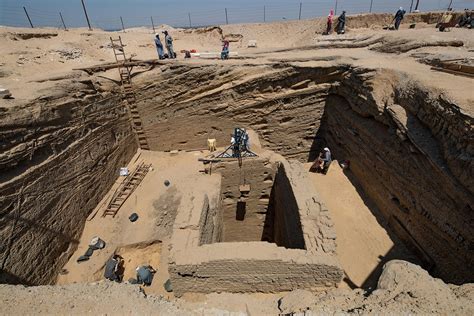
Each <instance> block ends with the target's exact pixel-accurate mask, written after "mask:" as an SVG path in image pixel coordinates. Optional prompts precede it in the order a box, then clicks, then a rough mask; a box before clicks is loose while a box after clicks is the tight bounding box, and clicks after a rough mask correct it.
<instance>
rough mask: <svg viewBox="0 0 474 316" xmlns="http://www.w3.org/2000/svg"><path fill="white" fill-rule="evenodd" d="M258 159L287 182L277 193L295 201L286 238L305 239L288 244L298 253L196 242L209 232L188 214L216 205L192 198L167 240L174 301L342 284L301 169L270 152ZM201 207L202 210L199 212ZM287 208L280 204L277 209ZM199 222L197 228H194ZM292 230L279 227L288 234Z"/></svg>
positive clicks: (264, 245) (329, 231)
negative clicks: (292, 223) (196, 296)
mask: <svg viewBox="0 0 474 316" xmlns="http://www.w3.org/2000/svg"><path fill="white" fill-rule="evenodd" d="M262 156H263V157H266V158H268V159H269V160H270V161H272V162H273V163H275V164H278V165H279V171H278V173H280V176H279V177H278V178H279V179H280V180H281V181H283V179H285V178H286V181H284V183H283V184H282V186H280V189H278V191H281V190H282V189H288V190H289V191H288V192H281V193H282V194H287V196H288V195H293V200H294V201H293V200H292V199H290V201H292V203H294V205H293V206H294V207H293V208H292V209H291V211H293V212H295V214H293V217H295V218H297V219H298V221H299V223H300V225H299V227H297V228H296V231H294V232H290V233H292V234H293V235H295V236H298V235H299V237H300V239H304V240H298V241H297V242H295V241H294V240H296V239H298V238H297V237H293V239H291V238H290V240H289V241H290V242H289V244H291V245H292V246H294V245H298V246H301V247H300V248H301V249H287V248H284V247H279V246H278V245H277V244H274V243H269V242H261V241H251V242H220V243H219V242H218V243H212V244H204V245H203V244H202V242H200V240H199V239H198V238H196V237H197V235H198V231H197V230H199V231H200V235H201V237H202V235H203V234H208V232H209V231H210V230H209V228H208V226H207V225H205V221H203V220H202V218H203V217H204V216H203V215H202V214H201V216H198V215H199V214H196V212H193V211H192V210H193V209H202V211H204V212H206V210H209V209H212V205H215V202H213V203H209V200H211V201H212V200H215V196H214V197H212V196H211V197H209V198H208V197H207V196H205V197H204V198H201V197H196V199H194V200H193V201H192V202H193V204H194V206H187V207H185V208H184V207H183V208H180V212H179V218H178V221H177V222H176V223H175V227H174V231H173V236H172V239H171V245H172V246H171V251H170V257H169V266H168V270H169V273H170V278H171V282H172V284H173V292H174V293H175V294H176V295H177V296H181V295H183V294H184V293H186V292H199V293H212V292H219V291H225V292H276V291H289V290H293V289H297V288H307V289H310V288H317V287H334V286H335V285H336V284H338V283H339V281H340V280H341V278H342V274H343V273H342V270H341V268H340V267H339V263H338V261H337V258H336V256H335V247H334V246H335V243H334V241H335V238H336V235H335V232H334V227H333V225H332V222H331V220H330V217H329V214H328V213H329V212H328V211H327V209H326V208H325V207H324V205H323V204H322V203H321V201H320V199H319V197H318V196H317V195H316V194H315V192H314V189H313V188H312V186H311V183H310V182H309V179H308V177H307V174H306V172H305V171H304V169H303V165H302V164H301V163H299V162H297V161H295V162H287V161H286V160H284V158H283V157H281V156H278V155H269V153H268V152H266V153H262ZM285 186H287V187H285ZM217 193H219V192H217ZM219 195H220V194H219ZM286 200H287V197H286V198H285V196H282V197H281V198H280V199H278V200H276V202H281V201H286ZM201 203H202V205H204V206H203V207H202V208H198V205H201ZM289 204H290V203H284V205H282V206H281V207H284V206H285V205H289ZM209 205H210V206H209ZM277 208H279V207H277ZM199 218H200V219H199ZM197 221H198V223H199V225H196V224H197ZM284 224H285V223H281V225H284ZM294 228H295V227H292V226H289V227H281V226H280V227H278V229H281V230H284V231H288V232H289V231H291V230H292V229H294ZM298 229H299V231H300V232H298ZM281 236H282V235H281ZM281 243H282V244H285V243H286V241H282V242H281ZM297 243H299V244H297Z"/></svg>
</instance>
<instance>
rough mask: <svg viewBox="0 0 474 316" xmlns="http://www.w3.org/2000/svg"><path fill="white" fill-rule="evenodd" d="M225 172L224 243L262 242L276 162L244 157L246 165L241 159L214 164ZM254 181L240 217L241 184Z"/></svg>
mask: <svg viewBox="0 0 474 316" xmlns="http://www.w3.org/2000/svg"><path fill="white" fill-rule="evenodd" d="M213 172H218V173H220V174H221V175H222V195H221V196H222V216H223V236H222V237H223V238H222V241H223V242H231V241H260V240H262V236H263V235H264V233H265V227H264V223H265V216H266V214H267V208H268V203H269V201H270V194H271V190H272V186H273V180H274V177H275V172H276V165H275V164H274V163H272V162H270V161H269V159H268V158H265V157H255V158H246V159H243V164H242V168H240V167H239V164H238V162H237V161H226V162H222V163H219V164H217V165H216V166H215V167H213ZM244 182H245V183H247V184H250V192H249V194H248V195H246V197H245V214H244V216H243V218H240V216H241V214H239V219H237V218H236V217H237V201H238V199H239V197H240V191H239V185H241V184H243V183H244Z"/></svg>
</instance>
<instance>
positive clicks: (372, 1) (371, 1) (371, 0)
mask: <svg viewBox="0 0 474 316" xmlns="http://www.w3.org/2000/svg"><path fill="white" fill-rule="evenodd" d="M373 3H374V0H370V9H369V12H370V13H372V4H373Z"/></svg>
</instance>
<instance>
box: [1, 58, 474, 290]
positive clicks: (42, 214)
mask: <svg viewBox="0 0 474 316" xmlns="http://www.w3.org/2000/svg"><path fill="white" fill-rule="evenodd" d="M136 86H137V91H138V93H137V97H138V100H139V101H138V103H137V109H138V111H139V113H140V116H141V119H142V122H143V128H144V132H145V135H146V138H147V141H148V143H149V145H150V148H151V150H152V151H159V152H169V151H171V150H183V151H185V150H188V151H189V150H202V149H204V147H205V144H206V139H208V138H215V139H216V140H217V144H218V146H225V145H226V144H227V143H228V142H229V139H230V133H231V131H232V129H233V128H234V127H236V126H242V127H246V128H250V129H253V130H254V131H255V132H256V133H258V135H259V139H260V142H261V144H262V147H264V148H266V149H269V150H272V151H274V152H276V153H278V154H280V155H282V156H284V157H285V158H286V159H296V160H299V161H300V162H303V163H307V162H311V161H313V160H314V159H315V157H316V156H317V155H318V153H319V152H320V150H321V149H322V148H323V147H325V146H328V147H330V149H331V150H332V153H333V156H334V158H336V159H337V160H339V161H343V160H349V161H350V169H349V170H345V171H344V176H345V177H346V178H347V179H348V182H350V183H351V184H352V185H354V187H356V188H357V190H358V192H359V193H360V195H361V196H363V197H364V199H365V200H364V202H366V204H367V205H368V204H370V205H373V207H370V208H369V209H370V211H371V212H373V216H374V217H375V218H377V223H378V224H379V225H380V226H382V227H383V228H384V229H386V231H387V232H388V233H387V234H388V235H390V236H391V237H393V238H394V239H396V240H397V245H398V241H400V245H403V247H404V249H406V250H407V251H406V252H403V253H404V254H407V253H408V254H409V255H407V256H405V257H403V258H402V259H409V260H412V261H415V262H417V263H420V264H421V265H422V266H423V267H424V268H426V269H428V270H429V271H430V273H432V274H433V275H434V276H437V277H441V278H442V279H443V280H445V281H447V282H454V283H463V282H467V281H473V279H472V268H473V267H472V263H473V256H472V242H473V241H472V236H474V234H473V231H472V229H473V228H472V227H473V225H472V222H473V212H472V207H473V205H474V199H473V190H474V189H473V188H474V184H473V179H474V174H473V165H472V154H473V153H472V146H471V145H472V144H471V143H472V142H470V141H469V137H470V135H471V136H472V123H473V122H472V118H471V117H469V116H467V115H465V114H463V113H461V112H460V111H458V110H456V109H457V106H456V104H454V103H452V102H451V101H449V100H447V99H444V98H443V97H442V96H439V95H436V94H435V93H434V92H432V91H429V90H426V88H424V87H422V86H419V85H417V84H416V83H415V82H411V81H410V82H407V81H404V80H401V79H400V77H399V75H398V74H396V73H392V72H387V71H374V70H369V69H353V68H351V67H350V66H348V65H336V66H331V65H329V66H324V67H301V66H292V65H286V64H272V65H257V66H255V65H252V66H250V65H249V66H239V67H232V66H182V65H175V66H172V67H163V68H162V69H160V70H159V71H154V72H150V73H148V74H147V75H146V76H145V77H143V78H142V79H138V80H137V83H136ZM79 88H80V87H79ZM39 103H42V104H41V105H42V106H43V110H42V111H41V113H40V114H39V118H37V119H36V121H35V123H32V122H31V118H30V117H29V116H28V115H29V114H27V113H26V112H25V113H23V112H19V113H17V114H15V115H13V114H11V113H8V114H7V115H13V116H11V117H12V118H13V119H11V120H8V121H6V123H2V126H1V129H0V132H1V136H2V140H3V141H2V144H1V151H2V153H1V156H0V170H1V174H2V175H1V179H0V181H1V182H0V190H1V198H0V209H1V210H2V211H1V212H2V217H1V219H0V221H1V222H0V224H1V226H0V227H1V230H0V235H1V237H2V240H5V241H7V242H5V243H3V244H2V246H1V247H2V249H1V250H2V251H1V258H0V259H1V261H0V263H1V265H2V266H1V269H2V273H1V281H2V282H8V283H22V284H47V283H51V282H54V280H55V279H56V276H57V274H58V272H59V271H60V270H61V269H62V267H63V266H64V264H65V263H66V262H67V261H68V259H69V258H70V256H71V255H72V253H73V252H74V250H75V249H76V248H77V245H78V242H79V237H80V236H81V232H82V230H83V228H84V223H85V221H86V218H87V217H88V216H89V215H90V213H91V212H92V210H93V209H94V208H95V207H96V206H97V204H99V202H100V200H101V199H102V198H103V197H104V195H105V194H106V192H107V191H108V190H109V189H110V187H111V186H112V184H113V183H114V181H115V180H116V179H117V175H118V172H117V171H118V169H119V168H120V167H121V166H124V165H127V163H128V162H130V161H131V159H132V157H133V155H134V154H135V153H136V151H137V145H136V142H135V138H134V135H133V132H132V130H131V127H130V125H129V123H128V119H127V115H126V113H125V112H124V111H123V107H122V105H121V103H120V102H119V98H118V96H114V95H111V96H109V97H107V98H104V97H102V96H100V95H96V96H92V97H90V98H88V100H87V101H86V100H82V99H74V100H71V99H68V98H63V99H55V100H49V101H44V100H42V101H40V100H39V101H38V103H36V104H30V105H29V106H31V107H33V106H37V105H40V104H39ZM2 115H4V114H2ZM3 117H7V116H3ZM31 127H33V128H31ZM466 131H467V132H466ZM466 157H467V158H466ZM334 164H335V165H334V166H332V167H331V168H337V167H338V166H337V162H334ZM244 166H245V168H246V169H245V170H246V171H245V172H248V173H247V175H246V176H247V178H248V179H249V181H252V183H251V185H252V191H251V194H252V196H251V197H250V199H248V200H247V201H246V205H245V212H244V213H243V214H242V204H240V205H239V204H238V198H239V193H238V192H235V190H236V188H237V187H238V186H237V184H238V182H241V179H242V175H241V170H239V168H237V167H236V166H235V165H234V166H232V165H231V164H227V165H226V167H217V170H216V172H218V173H220V174H222V179H223V180H222V185H221V190H222V192H221V194H222V210H223V219H222V220H223V226H222V228H223V230H222V235H221V238H220V240H219V241H220V242H222V243H226V242H235V241H239V242H244V241H268V242H271V243H276V244H277V245H279V246H282V247H286V248H297V249H304V248H305V245H304V243H301V242H298V241H295V242H294V243H291V244H290V243H289V242H288V238H287V237H284V238H283V237H281V238H280V239H279V237H278V236H281V234H280V235H279V234H278V231H279V230H281V228H282V227H286V226H284V225H283V226H281V225H280V226H279V225H278V223H277V222H278V216H277V215H278V211H277V210H276V208H275V207H274V206H275V201H277V200H278V199H280V198H281V197H282V196H286V198H288V196H289V197H290V198H291V194H288V191H283V192H281V193H275V190H277V189H278V186H276V185H275V184H278V183H279V184H280V185H282V183H283V180H280V181H277V180H276V179H278V177H279V176H278V172H277V169H278V168H277V167H276V166H272V165H268V164H267V165H265V163H263V162H259V161H258V160H254V161H249V162H247V161H245V162H244ZM219 168H220V169H219ZM335 170H336V169H335ZM324 179H325V178H324V176H321V177H318V178H317V179H316V180H315V181H318V182H319V183H321V182H324V181H325V180H324ZM328 179H329V178H328ZM316 187H317V185H316ZM341 194H343V193H341ZM336 198H338V199H340V198H343V197H336ZM328 204H331V203H328ZM239 207H240V213H239ZM330 211H331V212H337V210H330ZM447 214H449V216H447ZM178 217H179V216H178ZM298 229H299V228H298V224H297V223H296V224H295V225H294V228H293V229H292V230H290V231H291V232H292V233H293V234H296V235H297V232H298ZM354 229H356V227H355V228H354ZM336 230H337V227H336ZM165 235H166V234H165ZM296 239H298V238H296ZM388 257H389V256H388ZM388 257H387V258H388Z"/></svg>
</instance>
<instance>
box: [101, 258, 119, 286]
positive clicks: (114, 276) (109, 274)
mask: <svg viewBox="0 0 474 316" xmlns="http://www.w3.org/2000/svg"><path fill="white" fill-rule="evenodd" d="M122 263H123V260H122V258H121V257H120V256H119V255H114V256H113V257H112V258H110V259H109V260H107V262H106V263H105V271H104V277H105V278H106V279H107V280H110V281H115V282H120V281H121V280H122V275H121V272H122V271H121V270H122Z"/></svg>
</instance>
